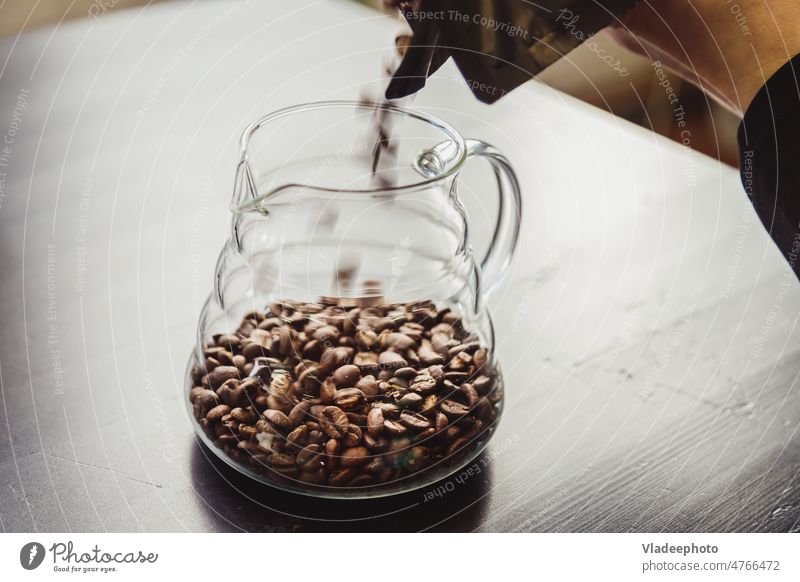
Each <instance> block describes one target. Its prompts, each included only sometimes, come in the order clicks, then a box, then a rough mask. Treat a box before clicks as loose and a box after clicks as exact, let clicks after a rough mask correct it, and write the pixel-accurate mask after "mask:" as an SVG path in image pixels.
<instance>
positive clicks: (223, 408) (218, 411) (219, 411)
mask: <svg viewBox="0 0 800 582" xmlns="http://www.w3.org/2000/svg"><path fill="white" fill-rule="evenodd" d="M230 411H231V408H230V406H227V405H226V404H220V405H219V406H215V407H214V408H212V409H211V410H209V411H208V414H206V420H207V421H208V422H219V421H220V420H222V417H223V416H225V415H226V414H229V413H230Z"/></svg>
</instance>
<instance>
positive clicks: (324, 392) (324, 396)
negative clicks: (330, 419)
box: [319, 378, 336, 404]
mask: <svg viewBox="0 0 800 582" xmlns="http://www.w3.org/2000/svg"><path fill="white" fill-rule="evenodd" d="M335 397H336V386H334V385H333V380H331V379H330V378H325V381H324V382H323V383H322V386H320V387H319V399H320V401H321V402H322V403H323V404H333V399H334V398H335Z"/></svg>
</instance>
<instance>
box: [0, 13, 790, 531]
mask: <svg viewBox="0 0 800 582" xmlns="http://www.w3.org/2000/svg"><path fill="white" fill-rule="evenodd" d="M286 6H287V3H278V2H277V1H269V2H238V3H225V2H217V1H211V2H203V3H202V4H201V3H199V2H195V3H189V2H170V3H166V4H161V5H156V6H152V7H149V8H146V9H142V10H129V11H122V12H115V13H113V14H106V15H100V16H99V17H98V18H97V19H86V20H84V21H81V22H70V23H66V24H63V25H61V26H59V27H57V28H52V29H44V30H40V31H36V32H33V33H29V34H25V35H23V36H21V37H19V38H4V39H2V40H0V63H2V65H1V66H2V68H1V69H0V79H2V83H0V135H1V136H2V137H0V139H3V138H5V144H3V147H5V148H6V149H5V150H1V149H0V153H3V152H4V155H3V158H2V160H0V161H2V165H0V172H2V175H0V178H3V181H2V182H0V184H2V190H0V194H2V197H0V237H2V244H0V261H2V263H0V264H2V267H3V270H2V277H0V322H2V326H0V394H1V395H2V402H1V403H0V406H1V408H0V423H2V425H3V426H2V428H1V429H0V527H2V529H3V530H6V531H32V530H39V531H95V530H97V531H230V530H247V531H287V530H289V531H311V530H319V529H324V530H342V529H346V530H350V529H355V530H421V529H441V530H458V531H471V530H485V531H629V530H633V531H661V530H667V531H787V530H797V529H798V520H800V504H798V501H800V496H799V495H798V489H799V488H800V478H798V475H797V472H798V466H800V436H798V428H799V427H800V394H798V371H799V370H800V333H798V330H797V324H798V316H799V314H800V288H799V287H798V284H797V281H796V280H795V278H794V276H793V275H792V274H791V272H790V271H788V269H787V267H786V266H785V265H784V264H783V261H782V259H781V257H780V256H779V254H778V253H777V251H776V250H775V249H774V248H773V247H772V245H771V242H770V241H769V239H768V237H767V236H766V235H765V234H764V233H763V231H762V228H761V225H760V223H759V222H758V219H757V217H756V216H755V214H754V213H753V212H752V210H751V209H750V207H749V203H748V202H747V199H746V196H745V195H744V193H743V191H742V188H741V185H740V183H739V179H738V175H737V173H736V172H735V171H734V170H732V169H730V168H727V167H724V166H721V165H720V164H718V163H716V162H714V161H712V160H710V159H708V158H705V157H703V156H700V155H697V154H694V153H692V152H691V151H689V150H688V149H684V148H682V147H680V146H678V145H676V144H673V143H670V142H666V141H665V140H663V139H661V138H658V137H656V136H654V135H651V134H649V133H648V132H646V131H644V130H641V129H640V128H636V127H634V126H632V125H630V124H628V123H626V122H624V121H620V120H618V119H615V118H613V117H611V116H609V115H606V114H604V113H602V112H600V111H597V110H594V109H592V108H590V107H588V106H586V105H583V104H581V103H578V102H576V101H574V100H572V99H570V98H567V97H563V96H561V95H559V94H557V93H554V92H552V91H551V90H549V89H547V88H546V87H544V86H542V85H540V84H538V83H530V84H528V85H527V86H525V87H523V88H521V89H519V90H518V91H516V92H514V93H512V94H511V95H509V96H507V97H506V98H504V99H503V100H501V101H500V102H499V103H498V104H496V105H494V106H492V107H487V106H484V105H481V104H479V103H477V102H475V101H474V100H473V98H472V97H471V96H470V94H469V92H468V91H467V89H466V87H465V85H464V83H463V81H461V80H460V78H459V77H458V74H457V72H456V71H455V69H454V68H453V67H451V66H447V67H445V68H444V69H442V70H441V71H440V72H439V73H438V74H437V75H436V77H435V79H433V80H431V81H430V82H429V86H428V87H427V88H426V90H425V91H424V92H423V93H422V94H420V95H418V96H417V98H416V100H415V102H414V104H413V105H414V106H415V107H419V108H420V109H424V110H426V111H428V112H430V113H433V114H435V115H437V116H439V117H442V118H444V119H446V120H447V121H449V122H451V123H453V124H454V125H455V126H456V127H458V128H459V129H460V130H461V131H462V132H463V133H464V134H465V135H467V136H470V137H478V138H481V139H485V140H487V141H489V142H493V143H494V144H495V145H496V146H497V147H498V148H499V149H501V150H502V151H503V152H505V153H506V154H507V155H508V157H509V158H510V159H511V160H512V163H513V164H514V167H515V168H516V169H517V171H518V173H519V175H520V179H521V182H522V185H523V189H524V199H525V210H524V215H523V234H522V239H521V242H520V252H519V253H518V255H517V257H516V260H515V261H514V263H513V265H512V268H511V271H510V273H509V276H508V277H507V279H506V281H505V283H504V284H503V285H502V286H501V287H500V289H499V290H498V291H497V292H496V293H495V294H494V295H493V296H492V298H491V301H490V305H491V308H492V312H493V316H494V321H495V327H496V330H497V339H498V350H499V355H500V358H501V361H502V364H503V367H504V371H505V374H506V385H507V407H506V414H505V416H504V419H503V422H502V423H501V425H500V429H499V431H498V433H497V434H496V436H495V437H494V439H493V441H492V443H491V445H490V446H489V449H488V451H487V453H486V454H485V455H484V457H483V459H482V462H481V464H480V468H481V470H480V472H478V471H473V472H472V475H470V476H468V477H466V478H461V479H459V480H458V482H456V481H455V480H454V481H453V482H452V485H450V486H447V487H446V490H447V493H446V494H445V495H443V496H441V497H436V499H435V500H434V501H425V492H424V491H419V492H417V493H412V494H408V495H404V496H401V497H398V498H393V499H388V500H382V501H373V502H363V503H361V502H359V503H353V502H350V503H337V502H330V501H328V502H321V501H314V500H308V499H305V498H299V497H294V496H291V495H288V494H283V493H279V492H277V491H274V490H271V489H265V488H263V487H259V486H256V485H254V484H253V483H250V482H248V481H247V480H246V479H243V478H241V477H238V476H237V475H235V474H231V473H230V471H228V470H226V469H224V468H223V467H221V466H219V464H218V463H216V462H212V461H211V460H210V459H209V455H208V452H207V451H205V450H204V449H203V448H201V447H200V445H199V444H198V442H197V441H196V439H195V437H194V434H193V431H192V427H191V424H190V421H189V418H188V416H187V414H186V413H185V410H184V406H183V398H184V395H183V390H184V387H183V372H184V365H185V362H186V357H187V355H188V353H189V350H190V349H191V346H192V342H193V341H194V334H195V325H196V321H197V314H198V312H199V309H200V307H201V305H202V302H203V300H204V299H205V296H206V294H207V293H208V292H209V290H210V288H211V283H212V273H213V266H214V261H215V260H216V255H217V252H218V250H219V248H220V247H221V245H222V243H223V241H224V239H225V237H226V234H227V227H228V214H227V204H228V199H229V195H230V192H231V190H232V186H233V174H234V167H235V162H236V159H237V153H238V152H237V140H238V136H239V134H240V132H241V131H242V129H243V128H244V127H245V126H246V125H247V124H248V122H249V121H251V120H252V119H254V118H255V117H258V116H260V115H263V114H265V113H267V112H269V111H271V110H274V109H276V108H278V107H281V106H284V105H290V104H295V103H299V102H304V101H311V100H317V99H330V98H357V97H358V95H359V92H360V90H361V89H362V88H363V87H365V86H372V87H375V86H377V79H376V75H377V74H378V73H379V71H381V70H382V66H381V64H382V61H383V59H384V58H385V57H386V56H387V54H388V51H389V48H390V46H391V43H392V41H393V38H394V30H395V29H396V28H397V23H394V22H392V21H390V20H388V19H386V18H385V17H383V16H381V15H379V14H378V13H376V12H371V11H369V10H367V9H365V8H363V7H361V6H357V5H354V4H349V3H344V2H338V1H327V2H316V3H314V2H309V1H306V0H302V1H295V2H292V3H291V7H290V8H286ZM651 98H658V96H654V97H653V96H651ZM687 131H688V132H689V133H688V134H687V139H689V140H690V139H691V128H690V127H689V128H687ZM476 166H477V165H476ZM478 173H479V172H478V169H477V168H474V169H470V170H469V171H467V172H466V173H465V174H466V175H465V176H464V177H463V182H464V184H465V187H464V188H462V191H461V194H462V196H463V197H464V198H465V204H466V206H467V208H468V210H469V212H470V216H471V221H472V222H471V226H472V227H473V233H474V234H473V236H474V240H473V242H474V245H475V246H476V247H481V246H482V245H484V244H485V242H486V233H487V232H488V226H489V224H490V223H491V218H492V213H493V212H494V207H493V206H492V205H491V204H490V203H488V201H487V199H486V197H485V196H480V195H479V194H478V192H480V191H482V183H481V180H480V179H479V178H478V177H477V175H478ZM467 185H472V187H467Z"/></svg>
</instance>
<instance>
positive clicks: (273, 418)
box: [264, 410, 292, 432]
mask: <svg viewBox="0 0 800 582" xmlns="http://www.w3.org/2000/svg"><path fill="white" fill-rule="evenodd" d="M264 419H265V420H266V421H267V422H268V423H269V425H270V426H271V427H272V428H274V429H275V430H277V431H279V432H288V431H290V430H291V429H292V423H291V421H290V420H289V417H288V416H286V415H285V414H284V413H283V412H281V411H280V410H266V411H264Z"/></svg>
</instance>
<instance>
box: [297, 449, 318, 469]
mask: <svg viewBox="0 0 800 582" xmlns="http://www.w3.org/2000/svg"><path fill="white" fill-rule="evenodd" d="M322 457H323V455H322V447H321V446H319V445H318V444H310V445H308V446H306V447H305V448H303V449H301V450H300V451H299V452H298V453H297V459H296V462H297V466H298V467H299V468H300V469H302V470H303V471H313V470H315V469H317V468H319V467H320V466H321V464H322Z"/></svg>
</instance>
